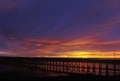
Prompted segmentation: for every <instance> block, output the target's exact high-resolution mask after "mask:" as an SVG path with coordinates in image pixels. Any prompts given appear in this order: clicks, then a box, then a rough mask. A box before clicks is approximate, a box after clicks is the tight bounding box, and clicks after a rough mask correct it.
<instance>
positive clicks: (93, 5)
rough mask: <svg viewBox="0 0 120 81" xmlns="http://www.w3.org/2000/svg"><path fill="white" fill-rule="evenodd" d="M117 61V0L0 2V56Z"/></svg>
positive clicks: (119, 21)
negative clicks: (115, 59) (107, 59)
mask: <svg viewBox="0 0 120 81" xmlns="http://www.w3.org/2000/svg"><path fill="white" fill-rule="evenodd" d="M114 53H115V54H116V58H120V0H0V56H21V57H41V56H42V57H43V56H47V57H48V56H49V57H56V56H57V57H58V56H60V57H80V58H113V57H114Z"/></svg>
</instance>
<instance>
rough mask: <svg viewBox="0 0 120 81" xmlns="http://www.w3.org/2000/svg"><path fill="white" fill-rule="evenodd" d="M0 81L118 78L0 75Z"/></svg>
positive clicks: (95, 80) (106, 78)
mask: <svg viewBox="0 0 120 81" xmlns="http://www.w3.org/2000/svg"><path fill="white" fill-rule="evenodd" d="M2 80H9V81H13V80H16V81H19V80H20V81H22V80H30V81H36V80H39V81H42V80H49V81H52V80H55V81H57V80H73V81H75V80H79V81H86V80H87V81H102V80H107V81H116V80H117V81H120V77H100V76H91V75H79V76H75V75H71V76H57V77H33V76H27V75H26V76H21V75H19V74H17V75H16V74H12V75H0V81H2Z"/></svg>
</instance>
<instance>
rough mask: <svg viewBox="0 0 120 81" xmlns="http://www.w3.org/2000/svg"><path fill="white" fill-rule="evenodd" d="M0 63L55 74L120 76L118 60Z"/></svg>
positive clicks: (5, 59)
mask: <svg viewBox="0 0 120 81" xmlns="http://www.w3.org/2000/svg"><path fill="white" fill-rule="evenodd" d="M0 62H1V63H4V64H5V63H7V64H13V65H18V66H24V67H30V68H34V69H39V70H46V71H53V72H62V73H72V74H91V75H100V76H120V60H118V59H116V60H115V59H107V60H106V59H81V58H22V57H21V58H20V57H16V58H11V57H1V58H0Z"/></svg>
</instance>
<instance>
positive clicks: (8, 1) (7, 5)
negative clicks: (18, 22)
mask: <svg viewBox="0 0 120 81" xmlns="http://www.w3.org/2000/svg"><path fill="white" fill-rule="evenodd" d="M15 8H16V0H0V11H2V12H6V11H11V10H14V9H15Z"/></svg>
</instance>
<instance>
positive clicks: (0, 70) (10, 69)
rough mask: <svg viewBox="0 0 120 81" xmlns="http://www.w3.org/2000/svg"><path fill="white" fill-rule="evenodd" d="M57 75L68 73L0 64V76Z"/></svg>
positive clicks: (43, 76) (40, 76)
mask: <svg viewBox="0 0 120 81" xmlns="http://www.w3.org/2000/svg"><path fill="white" fill-rule="evenodd" d="M58 76H68V74H64V73H55V72H45V71H40V70H35V69H30V68H23V67H17V66H10V65H2V64H0V78H1V77H5V78H8V79H9V78H10V79H11V78H17V77H19V78H20V77H21V78H27V77H28V78H29V77H31V78H32V77H38V78H46V77H58Z"/></svg>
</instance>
